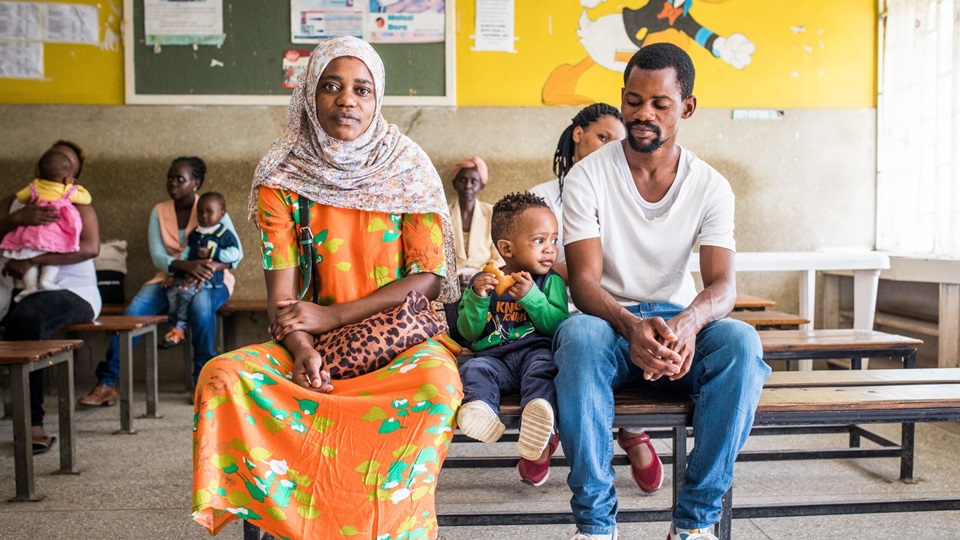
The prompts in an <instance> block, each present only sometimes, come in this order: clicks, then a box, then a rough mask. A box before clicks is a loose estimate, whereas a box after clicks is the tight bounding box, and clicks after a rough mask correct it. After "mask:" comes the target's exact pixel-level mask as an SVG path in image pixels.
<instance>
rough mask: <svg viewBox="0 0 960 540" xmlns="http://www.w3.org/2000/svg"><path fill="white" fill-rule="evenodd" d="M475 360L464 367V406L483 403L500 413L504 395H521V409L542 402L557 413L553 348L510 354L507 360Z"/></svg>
mask: <svg viewBox="0 0 960 540" xmlns="http://www.w3.org/2000/svg"><path fill="white" fill-rule="evenodd" d="M483 352H484V351H479V352H477V354H478V355H479V356H475V357H473V358H471V359H469V360H467V361H466V362H464V364H463V365H462V366H460V380H461V381H463V403H469V402H471V401H476V400H478V399H479V400H481V401H484V402H486V403H487V405H490V408H491V409H493V411H494V412H496V413H499V412H500V394H512V393H514V392H517V391H518V390H519V391H520V409H521V410H523V408H524V407H526V406H527V403H530V400H532V399H536V398H542V399H545V400H547V402H548V403H550V406H551V407H553V410H554V411H556V410H557V391H556V388H555V387H554V385H553V378H554V377H555V376H556V375H557V366H556V365H555V364H554V363H553V353H552V352H551V351H550V349H549V348H545V347H538V348H534V349H522V350H519V351H513V352H510V353H507V354H505V355H504V356H503V358H496V357H493V356H482V355H483Z"/></svg>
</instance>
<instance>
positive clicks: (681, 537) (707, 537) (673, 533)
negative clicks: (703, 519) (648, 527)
mask: <svg viewBox="0 0 960 540" xmlns="http://www.w3.org/2000/svg"><path fill="white" fill-rule="evenodd" d="M667 540H718V539H717V537H716V536H714V534H713V531H712V530H711V527H706V528H704V529H680V530H677V527H676V526H675V525H673V524H672V523H671V524H670V532H669V533H667Z"/></svg>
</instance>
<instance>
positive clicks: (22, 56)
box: [0, 41, 43, 79]
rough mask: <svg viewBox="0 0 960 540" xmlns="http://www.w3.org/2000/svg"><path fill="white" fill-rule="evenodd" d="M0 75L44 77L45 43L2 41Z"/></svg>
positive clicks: (13, 77) (26, 77) (21, 77)
mask: <svg viewBox="0 0 960 540" xmlns="http://www.w3.org/2000/svg"><path fill="white" fill-rule="evenodd" d="M0 77H7V78H11V79H42V78H43V43H40V42H28V41H23V42H0Z"/></svg>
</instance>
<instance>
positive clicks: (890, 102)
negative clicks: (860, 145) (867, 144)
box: [877, 0, 960, 259]
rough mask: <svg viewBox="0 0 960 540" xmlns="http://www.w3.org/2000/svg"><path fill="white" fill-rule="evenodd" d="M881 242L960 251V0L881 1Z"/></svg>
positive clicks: (922, 250) (929, 251)
mask: <svg viewBox="0 0 960 540" xmlns="http://www.w3.org/2000/svg"><path fill="white" fill-rule="evenodd" d="M880 16H881V24H880V36H879V38H880V45H881V47H882V55H881V62H880V70H879V73H878V85H879V95H878V102H877V122H878V125H877V130H878V140H877V173H878V174H877V249H881V250H886V251H891V252H894V253H897V254H904V255H929V256H934V257H948V258H954V259H958V258H960V0H885V1H881V9H880Z"/></svg>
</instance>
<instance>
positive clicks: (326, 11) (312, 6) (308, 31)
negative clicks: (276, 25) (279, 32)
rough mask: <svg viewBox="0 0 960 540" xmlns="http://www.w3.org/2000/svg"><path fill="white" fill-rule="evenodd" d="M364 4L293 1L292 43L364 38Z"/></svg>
mask: <svg viewBox="0 0 960 540" xmlns="http://www.w3.org/2000/svg"><path fill="white" fill-rule="evenodd" d="M363 4H364V2H362V1H361V0H290V41H292V42H293V43H317V42H319V41H320V40H321V39H324V38H329V37H336V36H355V37H363V15H364V5H363Z"/></svg>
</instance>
